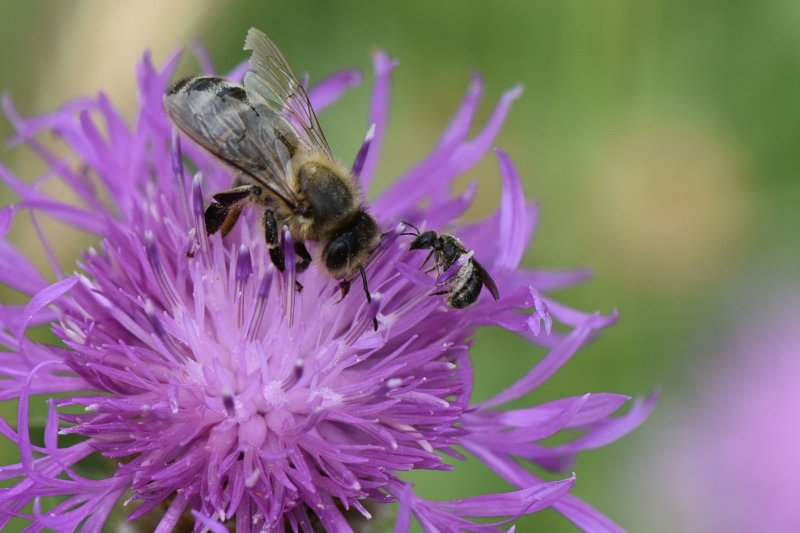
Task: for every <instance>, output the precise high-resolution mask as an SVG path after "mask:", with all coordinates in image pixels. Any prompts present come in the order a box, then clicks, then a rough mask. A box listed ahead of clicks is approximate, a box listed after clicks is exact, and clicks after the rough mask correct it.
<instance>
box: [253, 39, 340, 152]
mask: <svg viewBox="0 0 800 533" xmlns="http://www.w3.org/2000/svg"><path fill="white" fill-rule="evenodd" d="M244 48H245V50H252V51H253V54H252V56H250V69H251V70H250V72H248V73H247V74H246V75H245V77H244V88H245V90H246V91H247V98H248V99H249V100H250V102H251V103H252V104H253V105H254V106H255V107H256V109H257V110H258V111H259V113H261V112H262V110H261V109H260V107H261V106H265V107H266V108H267V109H269V110H270V111H272V112H273V113H275V114H276V115H278V116H279V117H282V118H283V119H284V120H285V121H286V122H287V123H288V125H290V126H291V128H292V129H294V131H295V132H296V134H297V137H298V139H300V141H301V142H303V143H304V144H305V145H306V147H307V148H309V149H319V150H322V151H324V152H325V153H327V154H328V155H331V156H332V155H333V154H332V153H331V149H330V147H329V146H328V141H327V140H325V135H324V134H323V133H322V128H320V125H319V122H318V121H317V116H316V115H315V114H314V109H313V108H312V107H311V102H310V101H309V99H308V95H307V94H306V91H305V89H303V85H302V84H301V83H300V81H299V80H298V79H297V75H296V74H295V73H294V70H293V69H292V67H291V65H289V62H288V61H287V60H286V57H284V55H283V53H282V52H281V51H280V50H279V49H278V47H277V46H276V45H275V43H273V42H272V41H271V40H270V38H269V37H267V36H266V35H265V34H264V33H262V32H261V31H259V30H257V29H255V28H250V31H248V32H247V38H246V39H245V43H244Z"/></svg>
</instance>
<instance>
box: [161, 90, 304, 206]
mask: <svg viewBox="0 0 800 533" xmlns="http://www.w3.org/2000/svg"><path fill="white" fill-rule="evenodd" d="M164 107H165V108H166V110H167V113H168V114H169V116H170V118H172V121H173V122H174V123H175V125H176V126H178V128H180V129H181V130H182V131H183V132H184V133H185V134H186V135H188V136H189V137H190V138H191V139H192V140H194V141H195V142H197V143H198V144H199V145H200V146H202V147H203V148H205V149H206V150H208V151H209V152H211V153H212V154H214V155H215V156H217V157H218V158H219V159H221V160H222V161H223V162H225V163H227V164H228V165H231V166H232V167H234V168H236V169H237V170H240V171H242V172H243V173H245V174H247V175H248V176H250V177H252V178H253V179H254V180H255V181H256V182H257V183H259V184H260V185H262V186H263V187H265V188H266V189H268V190H269V191H270V192H271V193H272V194H273V195H275V196H276V197H277V198H279V199H281V200H283V201H284V202H285V203H286V204H287V205H288V206H289V207H294V206H295V205H297V203H298V199H297V197H296V195H295V193H294V192H293V191H292V190H291V188H290V187H289V183H288V181H287V176H289V175H291V172H290V160H291V157H292V153H293V150H294V148H293V147H294V146H295V144H296V139H292V138H289V136H291V135H292V133H291V132H289V131H286V127H285V125H284V124H283V121H282V119H280V118H279V117H276V116H274V115H273V114H272V113H266V114H259V113H257V112H256V110H255V109H254V108H253V106H251V105H250V103H249V102H248V101H247V96H246V92H245V90H244V88H243V87H242V86H241V85H238V84H236V83H233V82H230V81H228V80H224V79H222V78H216V77H210V76H202V77H194V78H187V79H185V80H182V81H179V82H178V83H176V84H175V85H173V86H172V87H171V88H170V89H169V90H168V91H167V94H166V95H165V96H164Z"/></svg>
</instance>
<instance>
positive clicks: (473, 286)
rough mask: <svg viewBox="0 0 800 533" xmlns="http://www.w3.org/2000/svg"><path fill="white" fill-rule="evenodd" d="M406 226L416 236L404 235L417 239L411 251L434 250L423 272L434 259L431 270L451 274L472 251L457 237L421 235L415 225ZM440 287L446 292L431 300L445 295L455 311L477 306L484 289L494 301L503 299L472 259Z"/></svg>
mask: <svg viewBox="0 0 800 533" xmlns="http://www.w3.org/2000/svg"><path fill="white" fill-rule="evenodd" d="M403 224H405V225H406V226H410V227H412V228H414V232H413V233H411V232H410V233H403V234H402V235H413V236H414V237H415V238H414V240H413V241H411V247H410V249H411V250H424V249H428V248H430V250H431V251H430V253H429V254H428V257H426V258H425V261H424V262H423V263H422V268H425V266H426V265H427V264H428V262H429V261H430V260H431V257H432V258H433V266H432V267H431V269H430V270H436V272H437V273H438V274H441V273H442V272H446V271H447V270H449V269H450V267H452V266H453V265H454V264H455V263H456V261H458V260H459V259H461V258H462V256H464V255H466V254H468V253H469V250H467V248H466V247H465V246H464V244H463V243H462V242H461V240H460V239H459V238H458V237H455V236H453V235H449V234H447V233H437V232H435V231H426V232H424V233H420V232H419V229H418V228H417V227H416V226H414V225H413V224H410V223H408V222H403ZM430 270H429V271H430ZM441 285H442V286H444V287H445V288H444V289H442V290H440V291H437V292H434V293H432V294H431V296H433V295H442V294H446V295H447V297H446V298H445V299H444V303H445V304H446V305H447V306H448V307H452V308H454V309H463V308H465V307H467V306H469V305H472V304H474V303H475V302H476V301H477V300H478V296H480V294H481V288H482V287H486V288H487V289H488V290H489V292H490V293H491V294H492V297H494V299H495V300H498V299H500V293H499V292H498V291H497V285H496V284H495V282H494V280H493V279H492V277H491V276H490V275H489V273H488V272H487V271H486V269H485V268H483V266H482V265H481V264H480V263H479V262H478V260H477V259H475V258H474V257H472V256H470V257H469V258H467V259H466V260H465V261H464V262H463V264H462V265H461V266H460V267H459V268H458V270H457V271H456V273H455V275H453V276H452V277H451V278H450V279H448V280H446V281H444V282H443V283H442V284H441Z"/></svg>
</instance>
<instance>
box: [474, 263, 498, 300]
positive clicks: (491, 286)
mask: <svg viewBox="0 0 800 533" xmlns="http://www.w3.org/2000/svg"><path fill="white" fill-rule="evenodd" d="M472 264H473V265H475V268H476V269H477V270H478V274H480V276H481V281H482V282H483V286H484V287H486V288H487V289H488V290H489V292H490V293H492V297H493V298H494V299H495V300H499V299H500V292H499V291H498V290H497V284H495V282H494V280H493V279H492V276H490V275H489V273H488V272H487V271H486V269H485V268H483V265H481V264H480V263H478V261H477V260H475V259H473V260H472Z"/></svg>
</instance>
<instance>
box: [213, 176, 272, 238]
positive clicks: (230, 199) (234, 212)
mask: <svg viewBox="0 0 800 533" xmlns="http://www.w3.org/2000/svg"><path fill="white" fill-rule="evenodd" d="M233 185H234V186H233V188H231V189H228V190H227V191H222V192H218V193H216V194H214V195H213V196H212V197H213V198H214V201H213V202H212V203H210V204H209V205H208V207H207V208H206V212H205V216H204V218H205V222H206V232H207V233H208V234H209V235H213V234H214V233H216V232H218V231H220V230H221V231H222V236H223V237H224V236H225V235H227V234H228V233H229V232H230V231H231V230H232V229H233V227H234V226H235V225H236V221H237V220H239V215H241V214H242V207H243V206H244V204H245V203H246V202H249V201H252V200H253V199H254V198H258V197H259V196H260V195H261V187H258V186H256V185H242V181H241V179H240V178H237V179H236V181H234V183H233Z"/></svg>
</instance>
